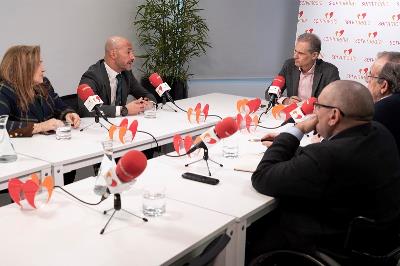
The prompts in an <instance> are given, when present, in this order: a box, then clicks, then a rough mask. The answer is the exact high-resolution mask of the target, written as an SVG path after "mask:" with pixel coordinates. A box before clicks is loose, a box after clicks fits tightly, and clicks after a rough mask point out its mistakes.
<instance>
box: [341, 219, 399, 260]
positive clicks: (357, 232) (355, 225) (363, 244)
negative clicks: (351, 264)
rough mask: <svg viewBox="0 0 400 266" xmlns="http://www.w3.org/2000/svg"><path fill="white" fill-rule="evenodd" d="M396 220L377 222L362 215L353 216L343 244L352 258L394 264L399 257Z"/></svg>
mask: <svg viewBox="0 0 400 266" xmlns="http://www.w3.org/2000/svg"><path fill="white" fill-rule="evenodd" d="M398 220H399V219H397V220H396V221H392V222H390V223H380V224H378V223H377V222H376V221H375V220H373V219H369V218H367V217H363V216H358V217H355V218H353V220H352V221H351V222H350V225H349V227H348V232H347V236H346V241H345V244H344V248H345V250H347V251H348V252H349V254H350V256H351V258H352V260H353V261H355V262H361V263H368V265H396V264H397V262H398V260H399V257H400V238H399V226H400V224H399V221H398Z"/></svg>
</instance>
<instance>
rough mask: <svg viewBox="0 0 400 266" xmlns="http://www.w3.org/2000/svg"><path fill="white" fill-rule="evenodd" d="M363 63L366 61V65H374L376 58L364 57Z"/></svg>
mask: <svg viewBox="0 0 400 266" xmlns="http://www.w3.org/2000/svg"><path fill="white" fill-rule="evenodd" d="M362 61H364V62H366V63H373V62H375V58H374V57H364V58H363V59H362Z"/></svg>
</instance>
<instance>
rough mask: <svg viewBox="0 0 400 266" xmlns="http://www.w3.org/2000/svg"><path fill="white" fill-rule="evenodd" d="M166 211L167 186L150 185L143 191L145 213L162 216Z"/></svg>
mask: <svg viewBox="0 0 400 266" xmlns="http://www.w3.org/2000/svg"><path fill="white" fill-rule="evenodd" d="M163 213H165V186H163V185H149V186H147V187H145V189H144V192H143V214H144V215H146V216H152V217H154V216H160V215H162V214H163Z"/></svg>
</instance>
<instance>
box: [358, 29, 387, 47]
mask: <svg viewBox="0 0 400 266" xmlns="http://www.w3.org/2000/svg"><path fill="white" fill-rule="evenodd" d="M367 36H368V38H357V39H355V43H356V44H372V45H382V44H383V40H382V39H379V38H378V32H377V31H371V32H368V34H367Z"/></svg>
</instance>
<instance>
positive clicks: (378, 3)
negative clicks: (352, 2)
mask: <svg viewBox="0 0 400 266" xmlns="http://www.w3.org/2000/svg"><path fill="white" fill-rule="evenodd" d="M361 6H363V7H364V6H365V7H366V6H368V7H387V6H390V1H362V3H361Z"/></svg>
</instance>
